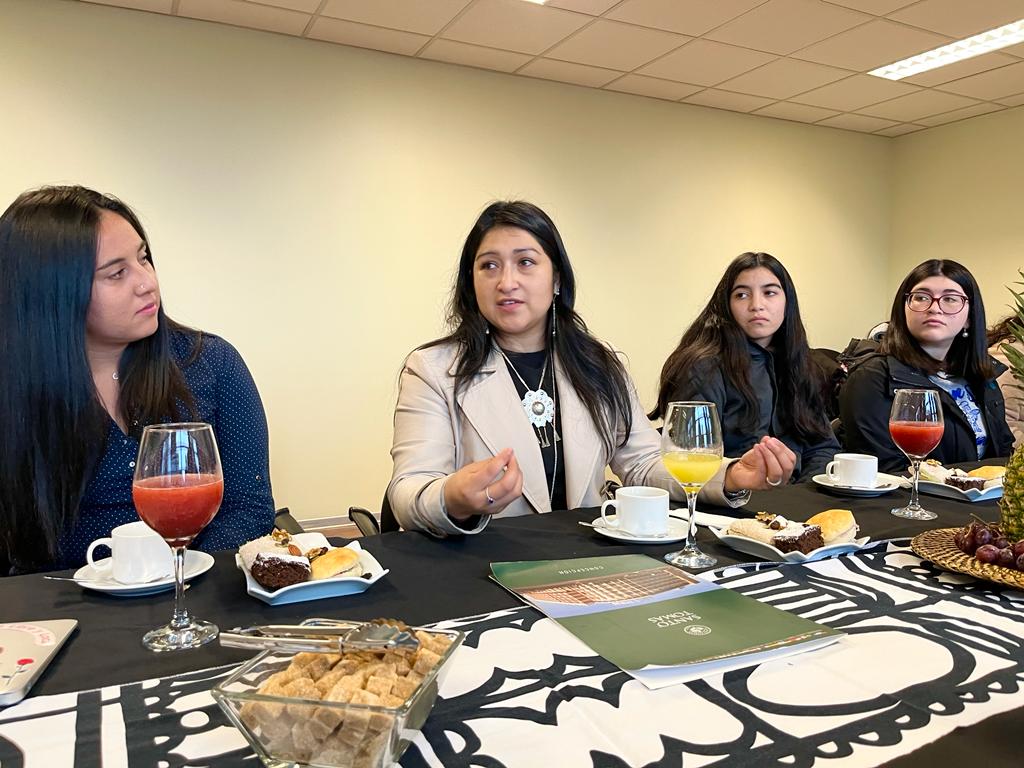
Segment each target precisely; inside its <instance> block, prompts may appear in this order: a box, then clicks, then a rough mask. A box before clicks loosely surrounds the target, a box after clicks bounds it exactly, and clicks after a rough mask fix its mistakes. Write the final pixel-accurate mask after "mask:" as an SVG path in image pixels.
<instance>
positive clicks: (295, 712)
mask: <svg viewBox="0 0 1024 768" xmlns="http://www.w3.org/2000/svg"><path fill="white" fill-rule="evenodd" d="M284 694H285V696H288V697H289V698H292V699H312V700H313V701H319V700H320V698H321V696H320V691H319V690H318V689H317V687H316V683H314V682H313V681H312V680H310V679H309V678H308V677H299V678H296V679H295V680H292V681H291V682H290V683H288V685H286V686H285V687H284ZM285 711H286V712H287V713H288V714H289V715H291V716H292V717H294V718H295V719H296V720H301V719H304V718H307V717H309V714H310V712H311V711H312V708H311V705H309V704H305V703H297V704H288V705H287V706H286V707H285Z"/></svg>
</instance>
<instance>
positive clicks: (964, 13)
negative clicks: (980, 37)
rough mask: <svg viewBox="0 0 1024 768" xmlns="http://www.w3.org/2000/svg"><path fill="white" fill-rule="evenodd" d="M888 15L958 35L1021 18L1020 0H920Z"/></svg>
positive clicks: (1023, 16) (1023, 3) (1023, 8)
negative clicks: (920, 0)
mask: <svg viewBox="0 0 1024 768" xmlns="http://www.w3.org/2000/svg"><path fill="white" fill-rule="evenodd" d="M889 18H890V19H893V20H894V21H901V22H903V23H904V24H910V25H911V26H914V27H920V28H921V29H928V30H931V31H932V32H938V33H940V34H943V35H949V36H950V37H955V38H962V37H970V36H971V35H976V34H978V33H979V32H985V31H987V30H989V29H995V28H996V27H1001V26H1003V25H1004V24H1009V23H1010V22H1012V21H1018V20H1019V19H1024V0H923V1H922V2H920V3H915V4H914V5H912V6H910V7H909V8H904V9H903V10H900V11H897V12H896V13H890V14H889Z"/></svg>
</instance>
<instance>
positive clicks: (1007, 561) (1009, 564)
mask: <svg viewBox="0 0 1024 768" xmlns="http://www.w3.org/2000/svg"><path fill="white" fill-rule="evenodd" d="M1016 562H1017V558H1015V557H1014V556H1013V550H1012V549H1010V548H1009V547H1007V548H1005V549H1000V550H999V554H998V555H996V565H1001V566H1003V568H1013V566H1014V564H1015V563H1016Z"/></svg>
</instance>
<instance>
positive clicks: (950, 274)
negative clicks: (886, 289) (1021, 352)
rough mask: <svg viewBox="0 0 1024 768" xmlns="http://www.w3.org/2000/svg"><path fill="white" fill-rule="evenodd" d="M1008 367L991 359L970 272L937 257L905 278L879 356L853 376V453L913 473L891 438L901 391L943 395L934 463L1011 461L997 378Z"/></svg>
mask: <svg viewBox="0 0 1024 768" xmlns="http://www.w3.org/2000/svg"><path fill="white" fill-rule="evenodd" d="M1003 370H1005V366H1003V365H1002V364H1000V363H997V362H996V361H995V360H993V359H992V358H991V357H989V354H988V350H987V342H986V337H985V305H984V303H983V302H982V300H981V291H980V290H979V289H978V284H977V282H976V281H975V280H974V277H973V276H972V275H971V273H970V272H969V271H968V270H967V269H966V268H965V267H964V266H963V265H961V264H958V263H957V262H955V261H949V260H941V259H931V260H930V261H926V262H924V263H923V264H920V265H918V266H917V267H915V268H914V270H913V271H912V272H911V273H910V274H909V275H907V277H906V279H905V280H904V281H903V283H902V284H901V285H900V287H899V290H898V291H897V292H896V296H895V298H894V299H893V302H892V312H891V317H890V319H889V329H888V331H887V332H886V334H885V337H884V338H883V340H882V344H881V347H880V349H879V352H878V354H875V355H871V356H869V357H867V358H866V359H865V360H863V361H862V362H860V363H858V364H857V365H856V367H854V368H853V370H852V371H851V372H850V376H849V378H848V379H847V382H846V384H845V385H844V387H843V390H842V392H841V394H840V397H839V407H840V418H841V419H842V422H843V431H844V434H845V438H844V442H845V444H846V447H847V449H849V450H851V451H859V452H862V453H870V454H874V455H875V456H877V457H878V468H879V469H880V470H882V471H885V472H892V471H901V470H903V469H905V468H906V467H907V463H908V460H907V457H906V456H904V455H903V453H902V452H901V451H900V449H899V448H897V447H896V444H895V443H894V442H893V441H892V438H891V437H890V436H889V410H890V408H891V407H892V401H893V397H894V394H893V393H894V391H895V390H896V389H905V388H911V389H934V390H938V392H939V400H940V401H941V402H942V413H943V419H944V421H945V426H946V429H945V432H944V433H943V436H942V441H941V442H940V443H939V445H938V447H937V448H936V449H935V450H934V451H932V453H931V454H930V458H934V459H937V460H939V461H941V462H942V463H943V464H955V463H958V462H970V461H978V460H979V459H987V458H994V457H1000V456H1009V455H1010V452H1011V450H1012V446H1013V436H1012V435H1011V434H1010V430H1009V428H1008V427H1007V426H1006V414H1005V406H1004V403H1003V395H1002V393H1001V392H1000V390H999V387H998V386H997V384H996V378H997V377H998V376H999V374H1000V373H1002V371H1003Z"/></svg>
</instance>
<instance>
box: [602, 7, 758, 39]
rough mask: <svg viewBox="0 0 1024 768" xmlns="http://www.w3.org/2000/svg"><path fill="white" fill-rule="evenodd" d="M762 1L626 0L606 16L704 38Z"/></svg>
mask: <svg viewBox="0 0 1024 768" xmlns="http://www.w3.org/2000/svg"><path fill="white" fill-rule="evenodd" d="M763 2H764V0H626V2H624V3H622V5H620V6H618V7H617V8H615V10H613V11H611V13H609V14H608V18H610V19H618V20H619V21H629V22H632V23H633V24H642V25H643V26H645V27H654V28H656V29H666V30H668V31H670V32H678V33H680V34H682V35H693V36H698V35H703V34H704V33H705V32H708V31H710V30H712V29H714V28H715V27H717V26H718V25H720V24H724V23H725V22H727V21H729V20H730V19H735V18H736V17H737V16H739V15H740V14H741V13H746V12H747V11H749V10H750V9H751V8H756V7H757V6H759V5H760V4H761V3H763Z"/></svg>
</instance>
